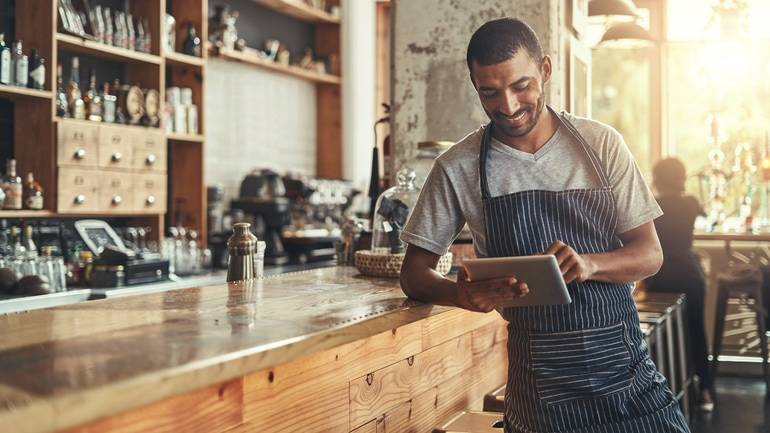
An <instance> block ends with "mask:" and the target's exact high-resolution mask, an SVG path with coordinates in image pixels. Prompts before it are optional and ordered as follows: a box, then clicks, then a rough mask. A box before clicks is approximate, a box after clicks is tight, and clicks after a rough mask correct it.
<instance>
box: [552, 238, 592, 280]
mask: <svg viewBox="0 0 770 433" xmlns="http://www.w3.org/2000/svg"><path fill="white" fill-rule="evenodd" d="M543 254H545V255H550V254H553V255H554V256H556V261H557V262H558V263H559V269H561V274H562V275H563V276H564V282H565V283H567V284H569V283H571V282H573V281H575V282H578V283H582V282H583V281H585V280H589V279H591V277H592V276H593V274H594V272H596V266H595V265H594V263H593V261H591V259H590V258H589V257H587V256H581V255H580V254H578V253H576V252H575V250H573V249H572V247H570V246H569V245H567V244H565V243H564V242H562V241H556V242H554V243H552V244H551V246H550V247H548V249H547V250H545V252H544V253H543Z"/></svg>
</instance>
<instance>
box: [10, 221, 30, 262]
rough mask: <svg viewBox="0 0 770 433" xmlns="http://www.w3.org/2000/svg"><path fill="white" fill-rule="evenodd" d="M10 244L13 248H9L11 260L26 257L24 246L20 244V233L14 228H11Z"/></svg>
mask: <svg viewBox="0 0 770 433" xmlns="http://www.w3.org/2000/svg"><path fill="white" fill-rule="evenodd" d="M11 242H12V243H13V247H12V248H11V251H13V252H12V253H11V254H13V258H14V259H17V260H23V259H24V258H25V257H26V256H27V249H26V248H24V245H23V244H22V242H21V233H20V232H19V228H18V227H16V226H13V227H11Z"/></svg>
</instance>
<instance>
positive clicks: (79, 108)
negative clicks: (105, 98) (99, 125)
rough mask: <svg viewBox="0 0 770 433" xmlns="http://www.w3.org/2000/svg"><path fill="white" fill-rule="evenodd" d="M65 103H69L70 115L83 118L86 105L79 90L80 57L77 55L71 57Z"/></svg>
mask: <svg viewBox="0 0 770 433" xmlns="http://www.w3.org/2000/svg"><path fill="white" fill-rule="evenodd" d="M67 105H69V109H70V110H69V111H70V116H72V117H74V118H75V119H80V120H85V118H86V106H85V103H84V102H83V97H82V94H81V92H80V59H79V58H77V57H73V58H72V68H71V69H70V82H69V84H68V85H67Z"/></svg>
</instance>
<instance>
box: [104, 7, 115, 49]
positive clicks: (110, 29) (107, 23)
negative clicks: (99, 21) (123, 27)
mask: <svg viewBox="0 0 770 433" xmlns="http://www.w3.org/2000/svg"><path fill="white" fill-rule="evenodd" d="M113 22H114V21H113V20H112V11H111V10H110V8H104V43H105V44H107V45H114V44H115V42H114V39H113V38H114V37H115V34H114V28H115V27H114V25H113Z"/></svg>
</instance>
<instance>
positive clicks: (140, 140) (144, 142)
mask: <svg viewBox="0 0 770 433" xmlns="http://www.w3.org/2000/svg"><path fill="white" fill-rule="evenodd" d="M166 146H167V145H166V136H165V134H163V132H160V131H157V130H154V129H147V130H144V131H143V130H137V131H134V164H133V167H134V169H135V170H142V171H158V172H160V171H162V172H164V173H165V172H166V160H167V158H166V154H167V150H166V149H167V147H166Z"/></svg>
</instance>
